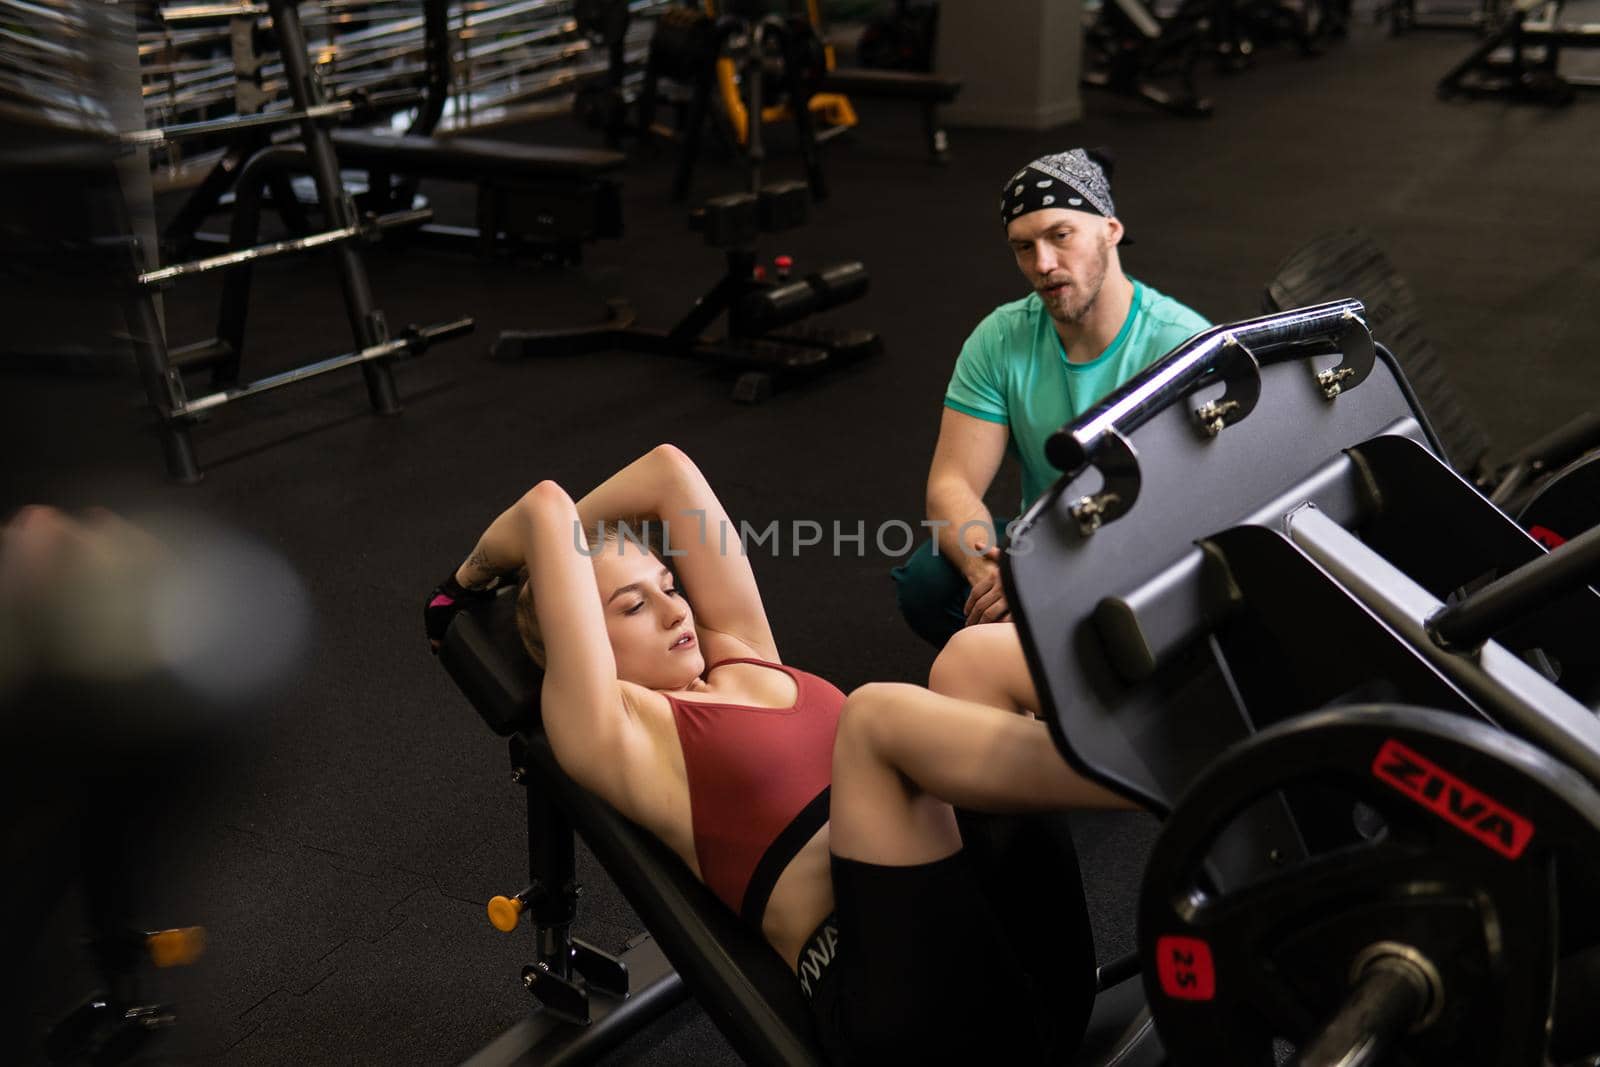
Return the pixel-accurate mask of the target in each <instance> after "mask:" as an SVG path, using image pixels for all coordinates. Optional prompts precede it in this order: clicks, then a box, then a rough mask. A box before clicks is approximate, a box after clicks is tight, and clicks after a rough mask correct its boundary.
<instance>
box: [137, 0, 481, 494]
mask: <svg viewBox="0 0 1600 1067" xmlns="http://www.w3.org/2000/svg"><path fill="white" fill-rule="evenodd" d="M267 9H268V11H269V12H270V14H271V18H272V31H271V32H272V34H273V35H274V37H275V38H276V39H277V41H278V44H279V55H280V59H281V61H282V63H283V70H284V77H285V79H286V80H287V82H288V84H289V91H290V96H291V99H292V100H293V102H294V110H292V111H281V112H272V113H267V114H260V115H253V116H234V117H231V118H225V119H219V120H215V121H214V122H205V123H201V124H199V125H201V126H203V127H204V132H215V131H218V130H223V129H239V128H253V127H261V126H268V125H283V124H289V123H293V124H297V125H298V127H299V133H300V144H299V145H269V146H267V147H264V148H261V149H259V150H258V151H256V152H254V153H253V154H252V155H251V156H250V157H249V159H248V160H247V161H246V162H245V163H244V165H243V167H242V168H240V171H239V173H238V174H237V175H234V176H233V178H232V184H234V185H235V186H236V187H237V189H238V203H237V207H236V210H235V212H234V219H233V227H234V237H235V240H234V242H232V243H233V247H232V248H231V249H230V250H229V251H227V252H225V253H222V254H220V255H214V256H209V257H206V258H203V259H199V260H195V261H191V262H188V263H177V264H171V265H168V266H164V267H159V268H152V267H150V266H148V265H147V263H146V262H145V259H144V254H143V251H142V250H141V249H140V248H139V247H138V245H137V243H136V242H131V241H130V242H129V243H128V245H127V253H126V254H127V256H128V264H129V273H130V275H131V277H130V278H129V285H128V288H129V294H128V298H127V306H128V315H129V319H130V322H129V328H130V333H131V334H132V341H133V347H134V354H135V359H136V362H137V364H138V367H139V372H140V376H141V378H142V379H143V381H144V386H145V392H146V394H147V395H148V397H149V400H150V404H151V407H152V408H153V409H154V410H155V412H156V415H157V418H158V420H159V425H160V430H161V440H162V445H163V449H164V451H165V453H166V460H167V470H168V473H169V474H170V475H171V476H172V477H173V478H174V479H176V480H178V481H181V482H195V481H198V480H199V479H200V476H201V471H200V466H199V463H198V461H197V460H196V458H195V454H194V447H193V444H192V442H191V440H190V430H191V427H192V426H193V424H194V423H195V422H196V421H197V420H198V419H200V418H202V417H204V416H205V415H206V414H208V413H209V412H211V411H214V410H216V409H218V408H220V407H222V406H224V405H227V404H231V403H233V402H234V401H237V400H241V399H244V398H246V397H251V396H256V395H258V394H260V393H263V392H266V391H268V390H272V389H277V388H279V387H281V386H284V385H289V384H293V383H296V382H302V381H305V380H307V379H310V378H313V377H317V376H320V375H322V374H325V373H327V372H329V371H332V370H338V369H342V368H345V367H354V366H359V367H360V368H361V371H362V374H363V375H364V377H365V378H366V385H367V395H368V399H369V401H370V402H371V404H372V407H373V410H375V411H376V412H378V413H379V414H384V415H391V414H397V413H399V411H400V402H399V396H398V394H397V393H396V391H395V386H394V379H393V375H392V373H391V365H392V363H393V361H394V360H395V359H398V358H404V357H406V356H416V355H420V354H422V353H423V352H424V351H425V350H426V349H427V348H428V346H430V345H431V344H434V343H436V342H438V341H443V340H448V339H450V338H452V337H457V336H460V335H462V334H465V333H467V332H470V331H471V329H472V320H471V319H470V318H461V319H457V320H454V321H452V322H447V323H438V324H434V325H429V326H420V327H418V326H413V327H410V328H408V329H407V330H406V331H405V333H404V334H403V335H401V336H400V337H393V336H391V335H390V333H389V328H388V324H387V320H386V319H385V318H384V315H383V313H382V311H380V310H379V309H378V308H377V307H376V306H375V305H374V304H373V300H372V294H371V288H370V286H369V284H368V281H367V274H366V268H365V266H364V264H363V263H362V260H361V255H360V252H359V251H358V249H357V247H356V243H355V242H356V240H357V239H358V238H362V239H370V238H372V237H375V236H377V235H378V234H380V233H382V231H383V230H385V229H387V228H390V227H393V226H400V225H412V224H416V223H420V222H424V221H426V220H427V218H428V217H429V214H430V213H429V212H428V211H427V210H426V209H421V210H403V211H398V212H393V213H390V214H387V215H384V216H375V215H370V214H369V215H368V216H366V217H362V216H360V215H359V214H358V213H357V210H356V207H355V205H354V203H353V201H352V200H351V198H350V196H349V194H348V193H347V192H346V190H345V189H344V187H343V185H342V184H341V183H340V177H339V160H338V155H337V152H336V151H335V149H334V146H333V142H332V138H331V136H330V133H329V129H328V126H329V124H330V123H331V121H332V120H333V119H334V118H335V116H337V115H338V114H340V113H341V112H343V111H345V110H346V107H345V106H344V105H342V104H329V103H328V102H326V101H325V100H324V99H323V97H322V95H321V88H320V86H319V83H318V80H317V79H316V77H315V76H314V75H313V72H312V67H311V62H310V59H309V56H308V54H307V52H306V41H305V37H304V36H303V34H302V32H301V28H300V23H299V11H298V9H297V7H296V6H295V5H294V4H292V3H290V2H289V0H268V4H267ZM167 17H168V19H169V20H172V19H174V18H176V17H177V14H176V13H175V12H169V13H168V16H167ZM217 17H227V18H230V19H231V20H232V21H233V23H234V27H235V31H236V32H237V33H239V34H240V35H241V36H246V37H250V38H251V39H252V42H253V39H254V36H255V34H256V32H257V27H256V22H255V14H254V13H253V12H251V13H247V14H244V15H239V14H238V13H237V12H235V11H234V10H233V9H231V8H222V9H205V8H202V9H199V10H197V11H195V12H191V13H189V14H187V15H185V16H184V18H186V19H187V18H193V19H195V20H197V21H207V20H211V19H215V18H217ZM190 132H198V131H195V130H193V128H192V127H191V128H190V129H189V130H183V129H179V128H167V129H165V130H161V131H158V133H159V137H157V138H149V137H145V135H143V134H135V135H132V136H133V138H134V139H135V140H136V141H137V142H138V143H143V141H145V140H161V141H166V140H171V139H173V138H175V137H178V136H183V135H185V134H187V133H190ZM291 170H309V171H310V173H311V176H312V178H313V180H314V183H315V186H316V190H317V203H318V205H319V207H320V210H321V212H322V216H323V219H324V221H325V223H326V225H327V227H328V228H327V229H326V230H324V231H321V232H317V233H304V234H303V235H301V236H294V237H290V238H288V239H285V240H280V241H274V242H270V243H268V244H264V245H254V244H253V241H254V239H255V236H256V232H257V224H258V220H259V211H260V198H261V189H262V187H263V185H264V184H268V183H269V179H270V177H271V176H273V175H277V176H279V177H281V176H282V175H284V174H286V173H287V172H289V171H291ZM286 184H287V182H286V181H279V182H277V183H275V186H276V188H277V189H278V190H282V189H283V188H284V187H285V186H286ZM284 202H285V201H281V200H280V201H279V203H280V207H281V206H282V204H283V203H284ZM307 228H309V227H307ZM324 247H325V248H327V249H328V250H329V251H330V253H331V254H332V256H333V258H334V263H335V266H336V267H337V270H338V275H339V281H340V287H341V290H342V292H343V295H344V301H345V308H346V312H347V314H348V317H349V320H350V327H351V331H352V332H353V333H354V335H355V341H356V344H357V346H358V347H357V348H356V350H354V351H352V352H347V353H344V354H342V355H337V356H332V357H329V358H326V359H322V360H319V361H317V362H314V363H309V364H306V365H304V366H301V367H296V368H294V369H292V370H288V371H282V372H280V373H277V374H272V375H269V376H267V377H264V378H260V379H257V380H256V381H253V382H248V383H243V384H241V383H240V381H239V377H240V370H241V367H240V363H241V357H242V355H243V346H244V322H245V315H246V310H247V307H248V302H249V290H250V272H251V269H252V267H253V265H254V264H255V263H256V262H258V261H261V260H264V259H267V258H271V257H276V256H281V255H286V254H289V253H298V252H304V251H309V250H312V249H317V248H324ZM218 270H222V271H226V272H227V281H226V283H225V285H224V291H223V298H222V304H221V309H220V312H219V316H218V327H217V336H216V337H213V338H210V339H208V340H205V341H200V342H197V343H194V344H190V345H185V346H183V347H181V348H169V347H168V344H167V340H166V331H165V327H164V326H163V324H162V322H161V318H160V315H159V313H158V311H157V309H156V305H155V301H154V293H155V292H156V291H157V290H159V289H160V288H162V287H165V286H167V285H170V284H172V283H174V282H176V281H180V280H182V279H186V278H190V277H194V276H196V275H200V274H206V273H210V272H212V271H218ZM202 369H205V370H209V371H210V372H211V386H212V391H211V392H208V393H205V394H203V395H200V396H195V397H191V396H190V395H189V391H188V387H187V385H186V384H185V381H184V375H185V374H188V373H193V372H195V371H198V370H202Z"/></svg>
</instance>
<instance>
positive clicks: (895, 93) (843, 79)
mask: <svg viewBox="0 0 1600 1067" xmlns="http://www.w3.org/2000/svg"><path fill="white" fill-rule="evenodd" d="M821 91H822V92H825V93H843V94H845V95H846V96H862V97H879V98H882V99H886V100H932V101H934V102H936V103H940V104H948V103H949V102H950V101H952V100H954V99H955V98H956V94H957V93H959V92H961V83H960V82H958V81H951V80H950V79H949V78H941V77H939V76H938V75H937V74H919V73H917V72H916V71H907V70H854V69H852V70H831V71H829V72H828V73H827V75H826V76H824V77H823V79H822V85H821Z"/></svg>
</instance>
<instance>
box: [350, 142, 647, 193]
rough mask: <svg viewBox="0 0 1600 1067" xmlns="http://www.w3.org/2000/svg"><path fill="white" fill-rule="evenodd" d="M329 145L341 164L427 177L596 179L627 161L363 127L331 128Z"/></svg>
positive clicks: (616, 155) (599, 153) (587, 152)
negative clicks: (382, 131) (331, 144)
mask: <svg viewBox="0 0 1600 1067" xmlns="http://www.w3.org/2000/svg"><path fill="white" fill-rule="evenodd" d="M333 146H334V150H335V151H336V152H338V155H339V162H340V163H341V164H343V165H345V166H351V167H364V168H369V169H382V170H390V171H394V172H397V173H404V174H414V175H419V176H422V177H430V178H448V179H454V180H457V181H477V180H479V179H481V178H523V179H527V178H574V179H587V178H598V177H600V176H601V175H603V174H605V173H607V172H608V171H613V170H616V169H618V168H619V167H621V166H622V165H623V163H625V162H626V161H627V157H626V156H624V155H623V154H622V153H621V152H607V151H604V150H601V149H592V148H557V147H553V146H550V145H528V144H515V143H512V142H509V141H491V140H488V139H485V138H477V137H449V138H444V137H415V136H401V137H395V136H390V135H387V134H381V133H372V132H370V131H368V130H335V131H334V132H333Z"/></svg>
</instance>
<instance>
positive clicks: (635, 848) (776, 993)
mask: <svg viewBox="0 0 1600 1067" xmlns="http://www.w3.org/2000/svg"><path fill="white" fill-rule="evenodd" d="M515 602H516V592H515V590H514V589H507V590H505V591H504V592H502V593H501V594H500V595H499V596H497V597H495V598H494V599H493V600H490V601H486V602H484V603H481V604H477V605H473V606H472V607H470V608H468V609H467V610H466V611H463V612H462V613H461V614H460V615H458V616H456V618H455V621H454V622H453V623H452V624H451V627H450V631H449V633H447V634H446V636H445V641H444V645H443V647H442V648H441V649H440V653H439V657H440V659H441V661H442V662H443V663H444V666H445V669H446V670H447V671H449V672H450V675H451V677H452V678H454V679H455V681H456V683H457V684H458V685H459V686H460V687H461V689H462V691H463V692H465V693H466V694H467V696H468V698H469V699H470V700H471V701H472V703H473V705H474V706H475V707H476V708H477V709H478V711H479V712H480V714H482V715H483V717H484V720H485V721H486V722H488V724H489V726H490V728H491V729H493V730H494V731H495V732H496V733H499V734H502V735H505V734H512V733H515V734H518V736H519V738H520V739H521V740H522V741H523V742H524V743H525V744H526V746H527V769H528V773H529V785H530V788H536V789H544V790H545V791H546V792H547V794H548V795H549V796H551V797H553V798H555V800H556V803H557V804H559V805H560V806H561V808H562V810H563V811H564V812H565V813H566V815H567V817H568V819H569V820H570V821H571V823H572V825H573V828H574V829H575V830H576V831H577V832H578V834H579V835H580V836H582V838H583V840H584V842H585V843H586V844H587V845H588V846H589V849H590V851H592V852H593V853H594V855H595V858H596V859H598V860H599V861H600V864H601V866H603V867H604V868H605V869H606V871H607V872H608V873H609V874H610V875H611V877H612V879H613V880H614V881H615V882H616V883H617V887H618V888H619V889H621V890H622V895H623V896H624V897H625V898H627V901H628V903H629V905H630V906H632V908H633V909H634V911H635V912H637V913H638V915H639V918H640V919H641V920H643V922H644V924H645V927H646V929H648V930H649V931H650V933H651V935H652V936H653V937H654V938H655V939H656V941H657V943H659V944H660V946H661V950H662V952H663V953H664V954H665V955H666V957H667V959H668V960H669V961H670V962H671V963H672V966H673V967H674V969H676V970H677V972H678V974H679V975H680V976H682V978H683V981H684V984H685V985H686V986H687V987H688V988H689V990H690V992H691V993H693V995H694V997H695V999H696V1001H697V1002H698V1003H699V1004H700V1006H701V1007H702V1008H703V1009H704V1010H705V1012H706V1014H707V1015H709V1016H711V1019H712V1021H713V1022H714V1023H715V1024H716V1025H717V1027H718V1028H719V1029H720V1030H721V1031H722V1032H723V1034H724V1035H725V1036H726V1037H727V1038H728V1041H729V1043H730V1044H732V1045H733V1047H734V1049H735V1050H736V1051H737V1052H738V1053H739V1054H740V1055H741V1056H743V1057H744V1058H745V1059H746V1060H747V1061H749V1062H751V1063H760V1064H784V1065H789V1064H794V1065H800V1067H804V1065H818V1067H820V1065H822V1064H824V1063H825V1062H826V1059H825V1058H824V1056H823V1053H822V1050H821V1048H820V1046H819V1045H818V1044H817V1042H816V1039H815V1037H814V1036H813V1032H812V1023H811V1013H810V1009H809V1007H808V1006H807V1004H806V1002H805V998H804V996H803V994H801V992H800V986H799V983H798V982H796V981H795V977H794V974H793V973H792V972H791V971H790V970H789V968H788V965H787V964H785V963H784V962H783V960H782V959H780V958H779V956H778V954H777V953H776V952H774V951H773V950H772V948H771V946H769V945H768V944H767V943H766V941H765V940H764V939H763V938H762V937H761V936H760V935H759V933H757V932H755V931H753V930H751V929H750V928H749V927H747V926H746V925H745V924H744V923H742V922H741V921H740V920H739V919H738V917H737V916H735V915H734V914H733V913H732V912H731V911H729V910H728V909H727V908H726V907H724V906H723V904H722V902H721V901H719V900H718V899H717V898H716V897H715V896H713V895H712V893H711V891H710V890H709V889H707V888H706V887H705V886H704V885H702V884H701V883H700V882H699V880H698V879H696V878H695V877H694V875H693V874H692V873H691V872H690V871H689V869H688V867H686V866H685V865H684V864H683V862H682V861H681V860H679V859H678V857H677V856H676V855H675V854H674V853H673V852H672V851H671V850H670V849H668V848H667V847H666V846H665V845H664V844H662V843H661V842H660V841H659V840H657V839H656V837H655V835H654V834H651V833H650V832H648V831H646V830H644V829H642V828H640V827H639V826H638V825H636V824H635V823H633V822H631V821H629V820H628V819H626V818H624V817H623V816H622V815H621V814H620V813H619V812H618V811H617V810H616V809H615V808H613V807H611V806H610V805H609V804H607V803H606V802H605V801H603V800H601V799H600V798H598V797H596V796H594V795H593V794H592V793H590V792H588V791H587V790H586V789H584V788H583V787H582V786H580V785H578V784H577V783H576V782H574V781H573V780H572V779H571V778H569V777H567V775H566V774H565V773H563V772H562V770H561V768H560V766H558V765H557V763H556V760H555V755H554V753H553V752H552V751H551V750H550V744H549V741H548V740H547V739H546V738H545V735H544V732H543V730H542V729H540V728H539V724H538V712H537V706H538V697H539V679H540V675H539V671H538V669H537V668H536V667H535V666H534V665H533V663H532V661H531V660H529V659H528V657H527V655H526V653H525V652H523V650H522V646H521V644H520V642H519V640H518V638H517V633H516V626H515V623H514V621H513V618H512V615H513V611H514V608H515Z"/></svg>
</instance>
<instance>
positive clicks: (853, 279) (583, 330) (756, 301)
mask: <svg viewBox="0 0 1600 1067" xmlns="http://www.w3.org/2000/svg"><path fill="white" fill-rule="evenodd" d="M806 213H807V190H806V186H805V185H804V184H803V183H800V182H787V183H782V184H778V185H770V186H767V187H766V188H764V189H762V190H761V191H760V193H759V194H756V195H751V194H748V193H739V194H734V195H731V196H722V197H716V198H714V199H712V200H710V201H708V202H707V203H706V205H705V207H704V208H703V209H701V210H699V211H696V212H694V213H693V214H692V215H691V217H690V225H691V227H693V228H697V229H700V230H701V231H702V232H703V233H704V234H705V239H706V243H707V244H709V245H711V246H712V247H714V248H721V249H723V250H724V255H725V258H726V261H727V269H726V271H725V273H724V274H723V276H722V278H721V280H719V281H718V282H717V284H716V285H715V286H713V287H712V288H711V289H710V291H708V292H707V293H706V294H705V295H704V296H702V297H701V298H700V299H698V300H696V301H695V304H694V307H693V309H692V310H690V311H689V313H688V314H687V315H685V316H684V317H683V318H682V319H680V320H679V321H678V323H677V324H676V325H675V326H673V327H672V328H671V329H670V330H665V331H662V330H651V329H646V328H644V327H641V326H636V325H634V318H635V316H634V313H633V310H632V308H631V307H629V306H628V304H627V302H626V301H623V300H614V301H612V302H611V314H610V319H609V321H607V322H606V323H604V324H602V325H600V326H592V327H580V328H577V329H564V330H518V331H508V332H506V333H502V334H501V335H500V336H499V338H498V339H497V340H496V341H495V343H494V355H495V356H496V357H497V358H513V357H524V356H568V355H578V354H582V353H589V352H600V351H605V350H607V349H621V350H627V351H636V352H651V353H656V354H660V355H667V356H679V357H686V358H689V359H696V360H700V361H703V362H706V363H710V364H712V365H713V366H715V367H719V368H723V369H731V370H733V371H735V372H737V373H738V377H737V379H736V381H735V383H734V387H733V396H734V399H736V400H738V401H740V402H742V403H757V402H759V401H761V400H764V399H765V398H766V397H767V396H769V395H770V394H771V393H772V391H773V390H774V389H776V388H778V387H780V386H782V385H785V384H787V383H789V382H791V381H796V380H803V379H807V378H811V377H814V376H816V375H818V374H821V373H824V372H826V371H830V370H833V369H835V368H838V367H840V366H843V365H845V364H848V363H851V362H854V361H856V360H858V359H861V358H864V357H866V356H869V355H873V354H875V353H876V352H878V351H879V350H880V349H881V348H882V342H881V341H880V340H879V338H878V335H877V334H875V333H873V332H871V331H868V330H859V329H826V328H822V327H816V326H804V325H801V324H800V321H801V320H802V319H804V318H806V317H808V316H810V315H812V314H815V313H817V312H821V311H826V310H828V309H829V308H834V307H838V306H839V305H841V304H846V303H849V302H850V301H852V300H855V299H857V298H858V297H860V296H861V295H862V294H864V293H865V292H866V290H867V271H866V268H865V267H863V266H862V265H861V264H860V263H858V262H847V263H838V264H834V265H832V266H828V267H825V268H823V269H822V270H819V271H816V272H813V273H811V274H808V275H806V276H805V277H804V278H802V279H790V278H789V277H788V276H787V275H788V272H789V270H790V266H791V263H790V261H789V258H788V257H786V256H779V257H777V259H776V260H775V262H774V265H773V273H774V274H775V275H777V277H776V278H773V279H769V278H768V277H767V270H766V268H765V267H764V266H762V265H760V264H758V262H757V257H756V252H755V247H754V245H755V239H756V235H757V233H758V232H768V233H776V232H780V231H782V230H787V229H791V228H793V227H795V226H799V225H802V224H804V222H805V221H806ZM723 312H727V315H728V333H727V336H725V337H723V338H722V339H720V340H714V341H713V340H706V339H705V338H703V337H702V336H701V333H702V331H704V330H705V329H706V328H707V327H709V326H710V325H711V324H712V323H713V322H714V321H716V319H717V318H718V317H719V316H720V315H722V314H723Z"/></svg>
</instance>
